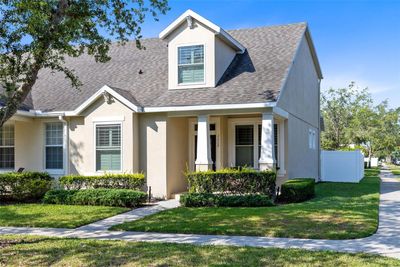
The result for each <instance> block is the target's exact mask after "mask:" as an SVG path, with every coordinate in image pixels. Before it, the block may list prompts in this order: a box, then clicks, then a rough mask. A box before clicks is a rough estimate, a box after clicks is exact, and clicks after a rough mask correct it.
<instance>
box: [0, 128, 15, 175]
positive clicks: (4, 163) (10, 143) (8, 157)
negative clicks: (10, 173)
mask: <svg viewBox="0 0 400 267" xmlns="http://www.w3.org/2000/svg"><path fill="white" fill-rule="evenodd" d="M14 153H15V149H14V125H4V126H3V127H1V128H0V169H14V166H15V164H14Z"/></svg>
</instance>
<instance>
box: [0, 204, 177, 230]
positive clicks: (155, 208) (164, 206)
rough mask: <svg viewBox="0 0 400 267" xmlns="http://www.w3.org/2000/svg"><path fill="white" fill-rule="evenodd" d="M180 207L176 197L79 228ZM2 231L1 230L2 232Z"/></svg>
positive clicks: (97, 227)
mask: <svg viewBox="0 0 400 267" xmlns="http://www.w3.org/2000/svg"><path fill="white" fill-rule="evenodd" d="M177 207H179V202H178V201H177V200H175V199H171V200H166V201H160V202H157V203H155V204H154V205H153V206H148V207H143V208H138V209H134V210H131V211H128V212H125V213H121V214H118V215H116V216H113V217H109V218H106V219H104V220H101V221H98V222H94V223H91V224H88V225H84V226H82V227H79V228H77V229H76V230H79V231H89V232H92V231H102V230H103V231H107V230H108V228H110V227H111V226H113V225H117V224H121V223H124V222H129V221H136V220H139V219H141V218H143V217H145V216H149V215H152V214H155V213H158V212H161V211H163V210H168V209H173V208H177ZM0 233H1V232H0Z"/></svg>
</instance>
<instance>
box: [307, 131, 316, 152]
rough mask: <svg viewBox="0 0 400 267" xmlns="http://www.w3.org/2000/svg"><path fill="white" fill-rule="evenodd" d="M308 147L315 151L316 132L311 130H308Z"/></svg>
mask: <svg viewBox="0 0 400 267" xmlns="http://www.w3.org/2000/svg"><path fill="white" fill-rule="evenodd" d="M308 147H309V148H310V149H317V132H316V131H315V130H313V129H309V130H308Z"/></svg>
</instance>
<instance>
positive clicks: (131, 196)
mask: <svg viewBox="0 0 400 267" xmlns="http://www.w3.org/2000/svg"><path fill="white" fill-rule="evenodd" d="M146 198H147V194H146V193H144V192H140V191H134V190H129V189H86V190H50V191H48V192H47V193H46V195H45V196H44V197H43V203H45V204H63V205H90V206H113V207H130V208H133V207H137V206H140V205H141V204H142V203H144V202H145V201H146Z"/></svg>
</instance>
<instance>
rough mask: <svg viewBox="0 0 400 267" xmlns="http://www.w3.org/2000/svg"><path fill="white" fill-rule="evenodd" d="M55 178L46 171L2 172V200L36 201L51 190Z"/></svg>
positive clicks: (0, 181) (0, 184)
mask: <svg viewBox="0 0 400 267" xmlns="http://www.w3.org/2000/svg"><path fill="white" fill-rule="evenodd" d="M52 180H53V178H52V177H51V176H50V175H49V174H48V173H45V172H22V173H17V172H8V173H2V174H0V200H3V201H36V200H39V199H41V198H42V197H43V195H44V194H45V193H46V192H47V191H48V190H50V188H51V185H52Z"/></svg>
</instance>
